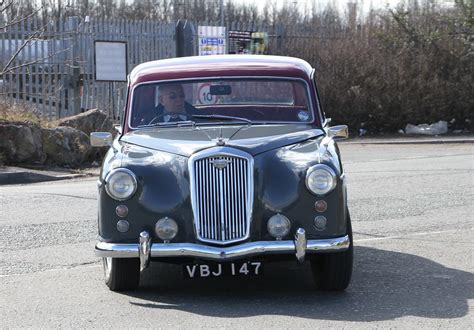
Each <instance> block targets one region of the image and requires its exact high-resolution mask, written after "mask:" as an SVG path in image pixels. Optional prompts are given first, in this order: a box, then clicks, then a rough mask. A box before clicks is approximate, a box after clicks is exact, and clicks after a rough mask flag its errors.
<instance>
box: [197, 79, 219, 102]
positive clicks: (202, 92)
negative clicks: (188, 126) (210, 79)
mask: <svg viewBox="0 0 474 330" xmlns="http://www.w3.org/2000/svg"><path fill="white" fill-rule="evenodd" d="M198 99H199V103H201V104H216V103H217V96H216V95H211V84H210V83H203V84H199V86H198Z"/></svg>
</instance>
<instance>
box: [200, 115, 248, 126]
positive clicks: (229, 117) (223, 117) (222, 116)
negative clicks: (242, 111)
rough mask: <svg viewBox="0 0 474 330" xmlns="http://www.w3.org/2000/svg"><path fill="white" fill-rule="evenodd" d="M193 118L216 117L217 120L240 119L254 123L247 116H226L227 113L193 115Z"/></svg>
mask: <svg viewBox="0 0 474 330" xmlns="http://www.w3.org/2000/svg"><path fill="white" fill-rule="evenodd" d="M193 118H201V119H215V120H220V119H223V120H238V121H243V122H246V123H247V124H252V121H251V120H249V119H247V118H242V117H234V116H226V115H193Z"/></svg>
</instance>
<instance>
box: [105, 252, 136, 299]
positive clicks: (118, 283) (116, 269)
mask: <svg viewBox="0 0 474 330" xmlns="http://www.w3.org/2000/svg"><path fill="white" fill-rule="evenodd" d="M102 263H103V265H104V279H105V284H106V285H107V286H108V287H109V289H110V290H112V291H126V290H135V289H137V288H138V284H139V283H140V259H138V258H123V259H122V258H102Z"/></svg>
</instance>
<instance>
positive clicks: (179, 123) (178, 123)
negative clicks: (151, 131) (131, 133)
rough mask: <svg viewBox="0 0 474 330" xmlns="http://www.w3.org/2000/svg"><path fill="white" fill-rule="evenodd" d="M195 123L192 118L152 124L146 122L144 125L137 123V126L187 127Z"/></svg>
mask: <svg viewBox="0 0 474 330" xmlns="http://www.w3.org/2000/svg"><path fill="white" fill-rule="evenodd" d="M194 125H196V122H195V121H192V120H182V121H173V122H168V123H153V124H146V125H139V126H137V128H149V127H170V126H171V127H172V126H177V127H188V126H194Z"/></svg>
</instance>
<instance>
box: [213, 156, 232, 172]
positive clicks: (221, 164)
mask: <svg viewBox="0 0 474 330" xmlns="http://www.w3.org/2000/svg"><path fill="white" fill-rule="evenodd" d="M230 163H231V161H230V160H227V159H222V158H220V159H214V160H211V164H212V165H214V167H215V168H217V169H219V170H222V169H223V168H226V167H227V165H229V164H230Z"/></svg>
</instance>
